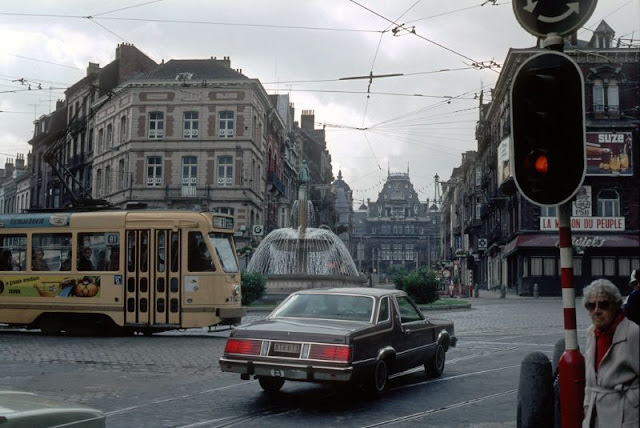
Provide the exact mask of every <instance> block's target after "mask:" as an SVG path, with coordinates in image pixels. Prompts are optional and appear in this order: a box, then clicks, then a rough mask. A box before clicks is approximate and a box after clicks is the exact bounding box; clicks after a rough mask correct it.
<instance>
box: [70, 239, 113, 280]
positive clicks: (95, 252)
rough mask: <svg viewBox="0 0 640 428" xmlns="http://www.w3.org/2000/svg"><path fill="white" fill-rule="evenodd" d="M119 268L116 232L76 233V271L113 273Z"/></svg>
mask: <svg viewBox="0 0 640 428" xmlns="http://www.w3.org/2000/svg"><path fill="white" fill-rule="evenodd" d="M119 266H120V235H119V234H118V232H93V233H78V266H77V267H78V270H80V271H114V270H118V268H119Z"/></svg>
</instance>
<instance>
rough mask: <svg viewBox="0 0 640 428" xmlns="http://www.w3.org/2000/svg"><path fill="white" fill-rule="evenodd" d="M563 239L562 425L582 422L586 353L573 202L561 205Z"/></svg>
mask: <svg viewBox="0 0 640 428" xmlns="http://www.w3.org/2000/svg"><path fill="white" fill-rule="evenodd" d="M558 223H559V228H558V234H559V240H560V283H561V285H562V307H563V312H564V343H565V351H564V352H563V354H562V355H561V356H560V360H559V361H558V373H559V376H560V422H561V426H562V428H569V427H575V428H579V427H580V426H581V425H582V419H583V418H584V414H583V407H582V405H583V400H584V387H585V374H584V370H585V365H584V357H583V356H582V354H581V353H580V350H579V349H578V332H577V329H576V324H577V323H576V290H575V287H574V285H573V248H572V244H571V202H565V203H563V204H561V205H559V206H558Z"/></svg>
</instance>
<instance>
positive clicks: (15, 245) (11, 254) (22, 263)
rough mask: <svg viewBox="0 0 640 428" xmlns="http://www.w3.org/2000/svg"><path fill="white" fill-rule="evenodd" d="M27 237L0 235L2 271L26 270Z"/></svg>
mask: <svg viewBox="0 0 640 428" xmlns="http://www.w3.org/2000/svg"><path fill="white" fill-rule="evenodd" d="M26 266H27V235H22V234H19V235H0V271H2V270H25V269H26Z"/></svg>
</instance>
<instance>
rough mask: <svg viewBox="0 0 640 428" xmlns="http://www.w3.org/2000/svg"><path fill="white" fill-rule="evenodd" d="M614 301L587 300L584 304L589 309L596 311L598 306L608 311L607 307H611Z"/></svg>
mask: <svg viewBox="0 0 640 428" xmlns="http://www.w3.org/2000/svg"><path fill="white" fill-rule="evenodd" d="M612 303H613V302H610V301H609V300H605V301H603V302H587V303H585V304H584V307H585V308H587V309H588V310H589V311H594V310H595V309H596V308H599V309H601V310H603V311H606V310H607V309H609V307H611V304H612Z"/></svg>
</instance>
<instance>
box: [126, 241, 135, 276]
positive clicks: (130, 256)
mask: <svg viewBox="0 0 640 428" xmlns="http://www.w3.org/2000/svg"><path fill="white" fill-rule="evenodd" d="M127 271H128V272H135V271H136V233H135V232H134V231H130V232H129V233H127Z"/></svg>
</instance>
